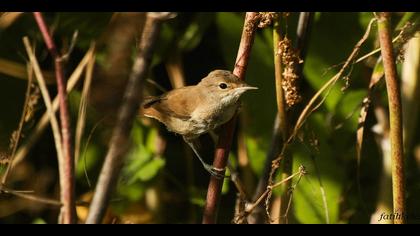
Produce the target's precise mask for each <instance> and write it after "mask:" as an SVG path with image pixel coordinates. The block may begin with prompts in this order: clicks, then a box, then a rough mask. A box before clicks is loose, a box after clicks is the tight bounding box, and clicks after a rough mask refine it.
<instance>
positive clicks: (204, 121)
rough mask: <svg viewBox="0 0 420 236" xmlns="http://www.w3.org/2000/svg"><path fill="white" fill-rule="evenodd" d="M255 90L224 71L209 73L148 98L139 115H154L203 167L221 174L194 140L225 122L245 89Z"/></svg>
mask: <svg viewBox="0 0 420 236" xmlns="http://www.w3.org/2000/svg"><path fill="white" fill-rule="evenodd" d="M251 89H257V88H256V87H251V86H249V85H248V84H246V83H245V82H243V81H241V80H239V78H238V77H237V76H235V75H234V74H232V72H230V71H226V70H214V71H212V72H210V73H209V74H208V75H207V76H206V77H205V78H203V79H202V80H201V81H200V83H198V84H197V85H194V86H186V87H182V88H178V89H174V90H171V91H169V92H167V93H164V94H162V95H161V96H158V97H148V98H146V99H145V101H144V103H143V104H142V107H141V112H140V113H141V114H143V115H144V116H146V117H151V118H154V119H156V120H158V121H160V122H162V123H163V124H165V126H166V127H167V128H168V130H170V131H172V132H175V133H177V134H180V135H182V136H183V138H184V140H185V142H186V143H188V145H189V146H190V147H191V148H192V149H193V151H194V153H195V154H196V155H197V157H198V158H199V160H200V161H201V163H202V164H203V166H204V168H205V169H206V170H207V171H209V172H210V173H211V174H212V175H215V176H217V177H220V174H219V173H220V171H221V170H218V169H215V168H214V167H213V166H212V165H209V164H207V163H205V162H204V160H203V159H202V158H201V156H200V154H199V153H198V152H197V150H196V145H195V144H194V143H195V140H196V139H197V138H198V137H199V136H200V135H202V134H204V133H207V132H209V131H212V130H214V129H216V128H217V127H219V126H220V125H222V124H224V123H226V122H228V121H229V120H230V119H231V118H232V117H233V115H234V114H235V112H236V111H237V109H238V107H239V97H240V96H241V95H242V94H243V93H244V92H245V91H247V90H251Z"/></svg>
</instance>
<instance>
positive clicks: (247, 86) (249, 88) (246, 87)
mask: <svg viewBox="0 0 420 236" xmlns="http://www.w3.org/2000/svg"><path fill="white" fill-rule="evenodd" d="M235 89H236V90H243V91H247V90H254V89H258V88H257V87H252V86H249V85H247V84H244V85H243V86H241V87H237V88H235Z"/></svg>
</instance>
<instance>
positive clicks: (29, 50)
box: [23, 37, 63, 179]
mask: <svg viewBox="0 0 420 236" xmlns="http://www.w3.org/2000/svg"><path fill="white" fill-rule="evenodd" d="M23 43H24V45H25V49H26V52H27V54H28V56H29V61H30V63H31V65H32V68H33V70H34V73H35V78H36V79H37V81H38V85H39V88H40V90H41V94H42V97H43V99H44V102H45V106H46V107H47V112H48V115H49V117H50V123H51V127H52V130H53V136H54V143H55V146H56V151H57V157H58V162H59V165H58V166H59V169H60V167H61V166H62V165H61V164H60V163H61V162H62V161H63V148H62V145H61V134H60V127H59V125H58V121H57V118H56V117H55V114H54V109H53V106H52V103H51V98H50V95H49V93H48V89H47V85H46V84H45V80H44V77H43V75H42V72H41V69H40V67H39V64H38V61H37V59H36V57H35V54H34V52H33V51H32V47H31V45H30V43H29V39H28V37H24V38H23ZM62 171H63V170H59V172H60V173H62ZM60 177H61V176H60ZM60 179H61V178H60Z"/></svg>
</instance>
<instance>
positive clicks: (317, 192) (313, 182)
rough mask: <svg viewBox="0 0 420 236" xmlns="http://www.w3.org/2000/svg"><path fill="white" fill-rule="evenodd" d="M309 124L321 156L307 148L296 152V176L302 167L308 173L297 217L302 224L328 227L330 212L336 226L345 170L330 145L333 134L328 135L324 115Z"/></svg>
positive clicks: (296, 205)
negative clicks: (330, 136)
mask: <svg viewBox="0 0 420 236" xmlns="http://www.w3.org/2000/svg"><path fill="white" fill-rule="evenodd" d="M309 122H310V124H311V127H313V131H314V133H315V134H316V138H317V139H318V141H319V153H316V152H315V151H310V149H309V148H308V146H307V144H305V145H300V148H295V149H293V154H294V164H293V166H294V168H293V169H294V170H293V172H294V173H295V172H297V171H298V168H299V166H300V165H303V166H305V167H306V169H307V171H308V174H307V175H305V176H303V177H302V180H301V182H300V183H299V184H298V185H297V187H296V189H295V190H294V195H293V196H294V199H293V200H294V210H295V215H296V218H297V220H298V221H299V222H300V223H305V224H309V223H311V224H314V223H326V222H327V220H326V215H327V214H326V213H325V212H326V210H328V215H329V222H330V223H336V222H337V221H338V220H339V218H338V217H339V204H340V198H341V191H342V188H343V181H344V172H343V171H342V169H343V166H342V165H340V162H339V160H338V158H337V154H336V153H334V150H332V149H331V146H330V145H329V143H328V141H327V137H329V134H327V133H326V130H327V129H326V128H325V126H326V124H325V117H323V116H322V114H315V115H313V116H312V117H310V121H309ZM312 158H313V159H312ZM317 173H318V174H319V176H320V179H321V182H322V185H323V187H324V190H325V196H326V203H327V207H325V206H324V201H323V194H322V191H321V185H320V182H319V180H318V174H317ZM294 182H295V181H294Z"/></svg>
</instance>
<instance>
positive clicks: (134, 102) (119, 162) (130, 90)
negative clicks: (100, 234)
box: [86, 13, 170, 224]
mask: <svg viewBox="0 0 420 236" xmlns="http://www.w3.org/2000/svg"><path fill="white" fill-rule="evenodd" d="M169 15H170V14H169V13H148V14H147V21H146V23H145V24H146V25H145V27H144V31H143V38H142V41H141V45H140V51H139V52H138V54H137V57H136V59H135V61H134V64H133V67H132V71H131V74H130V77H129V79H128V82H127V86H126V89H125V94H124V98H123V103H122V105H121V107H120V110H119V113H118V114H119V115H118V118H117V123H116V125H115V127H114V130H113V133H112V137H111V140H110V142H109V149H108V152H107V154H106V157H105V162H104V165H103V167H102V170H101V173H100V176H99V180H98V183H97V185H96V190H95V195H94V196H93V200H92V203H91V205H90V211H89V215H88V217H87V220H86V223H88V224H95V223H101V221H102V218H103V217H104V215H105V212H106V209H107V206H108V203H109V200H110V197H111V194H112V192H113V190H114V189H115V187H116V185H117V180H118V176H119V173H120V171H121V169H122V167H123V163H124V157H125V156H126V154H127V151H128V148H129V137H130V132H131V128H132V126H133V122H134V119H135V117H136V114H137V111H138V108H139V106H140V102H141V99H142V96H143V94H142V89H141V88H142V84H143V81H144V80H145V79H146V76H147V72H148V69H149V66H150V63H151V60H152V55H153V51H154V48H155V45H156V42H157V39H158V36H159V32H160V28H161V23H162V21H161V20H163V19H165V18H167V17H168V16H169Z"/></svg>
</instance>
